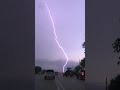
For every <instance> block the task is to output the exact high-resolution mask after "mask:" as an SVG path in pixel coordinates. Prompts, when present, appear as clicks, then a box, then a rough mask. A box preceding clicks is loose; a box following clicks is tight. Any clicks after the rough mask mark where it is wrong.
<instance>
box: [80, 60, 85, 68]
mask: <svg viewBox="0 0 120 90" xmlns="http://www.w3.org/2000/svg"><path fill="white" fill-rule="evenodd" d="M80 66H81V68H82V69H84V68H85V58H83V59H82V60H81V62H80Z"/></svg>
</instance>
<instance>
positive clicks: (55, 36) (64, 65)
mask: <svg viewBox="0 0 120 90" xmlns="http://www.w3.org/2000/svg"><path fill="white" fill-rule="evenodd" d="M42 2H43V0H42ZM43 3H44V4H45V6H46V7H47V11H48V13H49V16H50V19H51V22H52V26H53V30H54V35H55V41H56V43H57V45H58V47H59V48H60V49H61V50H62V52H63V54H64V55H65V57H66V62H65V64H64V65H63V72H64V68H65V66H66V65H67V63H68V60H69V59H68V56H67V54H66V52H65V50H64V49H63V47H62V46H61V45H60V43H59V42H58V40H57V34H56V29H55V25H54V21H53V19H52V16H51V13H50V10H49V8H48V6H47V4H46V3H45V2H43Z"/></svg>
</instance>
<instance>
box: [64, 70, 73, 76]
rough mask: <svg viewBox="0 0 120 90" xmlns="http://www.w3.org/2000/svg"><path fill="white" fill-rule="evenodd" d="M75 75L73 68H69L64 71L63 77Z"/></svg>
mask: <svg viewBox="0 0 120 90" xmlns="http://www.w3.org/2000/svg"><path fill="white" fill-rule="evenodd" d="M73 75H74V73H73V71H71V70H67V71H66V72H65V73H63V77H64V76H66V77H68V76H70V77H72V76H73Z"/></svg>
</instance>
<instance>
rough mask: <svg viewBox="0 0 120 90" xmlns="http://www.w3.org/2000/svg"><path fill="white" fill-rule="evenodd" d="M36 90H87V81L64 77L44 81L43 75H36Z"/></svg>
mask: <svg viewBox="0 0 120 90" xmlns="http://www.w3.org/2000/svg"><path fill="white" fill-rule="evenodd" d="M35 90H85V81H84V80H78V79H76V77H62V75H59V76H56V79H55V80H44V76H43V75H36V76H35Z"/></svg>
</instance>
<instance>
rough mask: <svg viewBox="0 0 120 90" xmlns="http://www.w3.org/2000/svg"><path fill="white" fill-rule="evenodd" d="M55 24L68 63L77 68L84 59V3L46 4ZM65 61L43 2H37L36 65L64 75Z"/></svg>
mask: <svg viewBox="0 0 120 90" xmlns="http://www.w3.org/2000/svg"><path fill="white" fill-rule="evenodd" d="M43 1H44V2H46V4H47V5H48V7H49V9H50V11H51V15H52V18H53V20H54V23H55V28H56V34H57V36H58V41H59V43H60V45H61V46H62V47H63V48H64V50H65V52H66V54H67V56H68V57H69V62H68V64H67V66H75V65H77V64H78V62H79V59H83V58H84V57H85V54H84V49H83V48H82V43H83V42H84V41H85V0H43ZM65 61H66V58H65V56H64V54H63V52H62V50H61V49H60V48H59V47H58V45H57V43H56V41H55V35H54V33H53V27H52V23H51V20H50V17H49V14H48V11H47V8H46V7H45V5H44V3H42V1H41V0H35V65H39V66H41V67H42V68H54V69H56V70H60V71H62V66H63V65H64V64H65Z"/></svg>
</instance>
